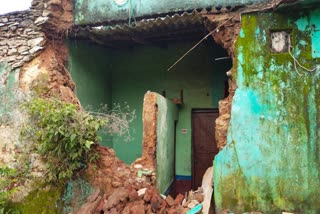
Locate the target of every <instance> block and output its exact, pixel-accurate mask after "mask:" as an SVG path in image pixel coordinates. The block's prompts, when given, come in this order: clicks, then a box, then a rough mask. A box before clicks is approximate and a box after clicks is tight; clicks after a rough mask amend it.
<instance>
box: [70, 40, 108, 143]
mask: <svg viewBox="0 0 320 214" xmlns="http://www.w3.org/2000/svg"><path fill="white" fill-rule="evenodd" d="M69 58H70V59H76V61H75V60H69V68H70V69H69V70H70V72H71V76H72V78H73V80H74V81H75V83H76V94H77V96H78V98H79V100H80V103H81V105H82V107H83V108H85V109H87V110H94V111H99V110H101V108H102V105H107V106H108V108H110V107H111V106H112V90H111V72H110V69H111V68H110V61H111V57H110V53H108V52H106V51H105V49H104V48H103V47H100V46H97V45H96V46H92V45H90V44H88V43H86V42H69ZM97 62H98V63H97ZM99 135H100V136H101V137H102V141H101V142H100V143H101V144H102V145H105V146H109V147H111V148H112V147H113V143H112V136H109V135H107V134H104V133H100V134H99Z"/></svg>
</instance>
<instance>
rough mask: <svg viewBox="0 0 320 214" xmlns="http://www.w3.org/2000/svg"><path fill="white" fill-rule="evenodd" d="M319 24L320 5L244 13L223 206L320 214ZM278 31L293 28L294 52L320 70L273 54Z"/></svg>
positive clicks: (218, 176) (224, 155)
mask: <svg viewBox="0 0 320 214" xmlns="http://www.w3.org/2000/svg"><path fill="white" fill-rule="evenodd" d="M314 8H319V7H314ZM319 29H320V9H314V10H310V11H308V10H305V11H303V10H301V9H300V10H298V11H296V10H294V9H293V8H290V12H288V10H286V11H283V13H280V12H279V13H258V14H246V15H242V29H241V31H240V34H239V38H238V40H237V42H236V45H235V47H236V60H235V61H236V63H235V64H234V66H235V68H236V70H237V72H236V74H235V78H236V81H237V85H238V88H237V90H236V92H235V96H234V98H233V102H232V110H231V111H232V112H231V115H232V116H231V123H230V127H229V130H228V139H227V145H226V147H225V148H224V149H223V150H222V151H221V152H220V153H219V154H218V155H217V156H216V157H215V161H214V186H215V188H214V189H215V190H214V191H215V193H214V195H215V205H216V209H217V210H221V209H230V210H231V211H233V212H234V213H244V212H251V211H260V212H263V213H281V211H287V212H294V213H312V214H313V213H314V214H316V213H320V203H319V198H320V177H319V170H320V159H319V157H320V138H319V137H320V129H319V126H320V90H319V88H320V81H319V80H320V69H319V68H320V67H319V58H317V57H315V56H314V55H313V53H312V51H313V49H314V46H315V47H316V48H319V47H320V43H319V42H317V43H314V41H316V40H315V39H314V38H313V37H314V36H317V35H316V34H315V32H316V31H318V30H319ZM274 30H286V31H289V32H290V34H291V36H290V37H291V43H292V47H293V48H292V50H291V52H292V54H293V55H294V57H295V58H296V59H297V60H298V61H299V62H300V64H302V65H303V66H305V67H306V68H309V69H311V68H316V71H312V72H310V71H306V70H305V69H302V68H301V67H299V66H298V65H297V70H296V69H295V68H294V61H293V58H292V57H291V56H290V54H289V53H282V54H280V53H279V54H276V53H271V50H270V44H271V38H270V31H274Z"/></svg>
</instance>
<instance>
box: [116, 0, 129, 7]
mask: <svg viewBox="0 0 320 214" xmlns="http://www.w3.org/2000/svg"><path fill="white" fill-rule="evenodd" d="M127 1H128V0H114V2H115V3H116V4H117V5H118V6H122V5H124V4H125V3H127Z"/></svg>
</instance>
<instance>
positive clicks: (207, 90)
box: [69, 38, 231, 180]
mask: <svg viewBox="0 0 320 214" xmlns="http://www.w3.org/2000/svg"><path fill="white" fill-rule="evenodd" d="M196 42H197V40H187V41H181V40H180V41H179V39H176V40H175V41H169V42H163V43H161V44H158V45H131V46H128V47H119V48H110V47H106V46H102V45H97V44H93V43H91V42H88V41H82V40H76V41H70V42H69V51H70V56H69V68H70V71H71V74H72V78H73V80H74V81H75V83H76V85H77V87H76V91H77V96H78V98H79V99H80V102H81V104H82V106H84V107H86V106H87V105H92V106H94V108H98V106H99V104H100V103H104V104H110V101H111V104H113V103H120V104H123V103H127V104H128V105H129V106H130V108H131V109H134V110H135V111H136V119H135V120H134V121H133V123H132V130H131V134H132V136H131V139H130V141H129V142H124V138H123V137H119V136H113V138H109V139H107V140H105V139H104V141H103V144H104V145H108V146H112V147H113V148H114V149H115V151H116V154H117V156H118V157H120V158H121V159H122V160H124V161H125V162H127V163H131V162H132V161H134V160H135V159H136V158H138V157H140V156H141V152H142V104H143V96H144V94H145V93H146V92H147V91H154V92H158V93H159V94H163V93H164V91H165V94H166V97H167V98H168V99H176V98H180V92H181V90H183V99H184V104H183V105H179V107H178V109H179V120H178V122H177V129H176V151H177V153H176V175H177V176H180V177H182V178H184V179H188V180H189V179H190V176H191V110H192V109H193V108H217V107H218V101H219V100H221V99H223V98H224V94H225V84H226V80H227V77H226V74H225V72H226V71H228V69H229V68H230V67H231V60H230V59H225V60H219V61H216V60H215V58H219V57H225V56H227V53H226V51H225V50H224V49H223V48H221V47H220V46H219V45H217V44H216V43H215V42H214V41H213V39H212V38H209V39H208V40H207V41H205V42H204V43H203V44H201V45H200V46H199V47H198V48H197V49H195V50H194V51H193V52H192V53H191V54H190V55H188V56H187V57H186V58H185V59H184V60H183V61H181V62H180V63H179V64H178V65H177V66H176V67H175V68H174V69H172V70H171V71H167V69H168V67H170V66H171V65H172V63H173V62H174V61H175V60H176V59H178V58H179V57H180V56H181V55H182V54H184V53H185V52H186V51H187V50H188V49H189V48H190V47H192V46H193V45H194V44H195V43H196ZM110 97H111V98H110ZM213 122H214V121H213ZM182 130H186V132H185V131H182Z"/></svg>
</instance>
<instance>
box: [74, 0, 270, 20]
mask: <svg viewBox="0 0 320 214" xmlns="http://www.w3.org/2000/svg"><path fill="white" fill-rule="evenodd" d="M269 1H270V0H201V1H196V0H193V1H185V0H175V1H172V0H162V1H157V0H148V1H144V0H127V1H126V3H125V4H124V5H122V6H118V5H117V4H116V2H115V1H114V0H76V1H75V10H74V17H75V23H76V24H93V23H101V22H106V21H112V20H128V19H129V15H130V18H132V19H133V18H134V17H142V16H150V15H158V14H164V13H172V12H178V11H187V10H193V9H199V8H200V9H202V8H211V7H219V6H237V5H244V4H251V3H262V2H269Z"/></svg>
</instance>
